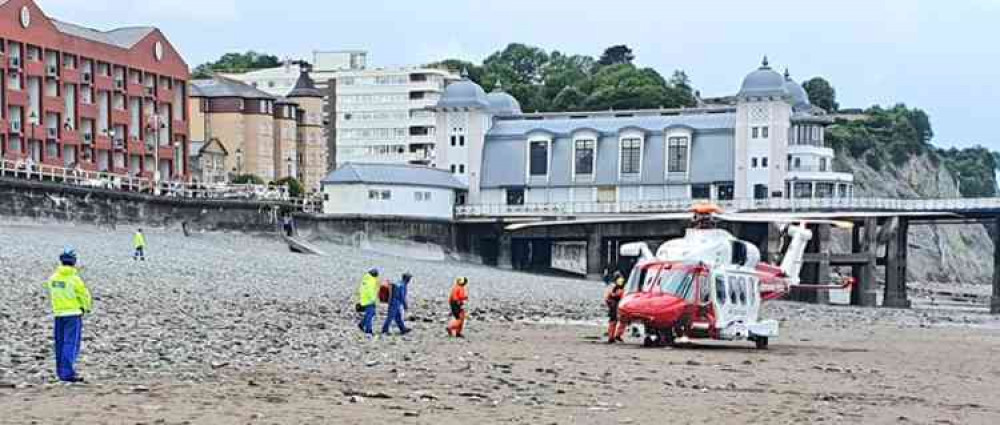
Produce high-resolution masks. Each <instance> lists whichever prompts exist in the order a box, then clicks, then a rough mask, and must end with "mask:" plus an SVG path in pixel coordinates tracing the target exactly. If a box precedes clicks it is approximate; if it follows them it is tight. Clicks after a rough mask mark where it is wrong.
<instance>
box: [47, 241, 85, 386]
mask: <svg viewBox="0 0 1000 425" xmlns="http://www.w3.org/2000/svg"><path fill="white" fill-rule="evenodd" d="M76 260H77V258H76V251H74V250H73V249H72V248H69V247H67V248H66V249H64V250H63V253H62V255H60V256H59V262H60V264H61V265H60V266H59V268H57V269H56V271H55V273H54V274H52V277H50V278H49V280H48V281H46V282H45V289H47V290H48V291H49V298H50V299H51V301H52V315H53V316H54V317H55V326H54V333H53V337H54V338H53V339H54V342H55V350H53V352H54V354H55V356H56V375H57V376H58V377H59V380H60V381H63V382H83V378H81V377H80V376H78V375H77V374H76V368H75V365H76V360H77V358H78V357H79V356H80V342H81V340H82V337H83V315H85V314H87V313H90V312H91V309H92V308H93V300H92V298H91V296H90V291H88V290H87V286H86V285H84V283H83V279H80V276H79V275H78V274H77V268H76Z"/></svg>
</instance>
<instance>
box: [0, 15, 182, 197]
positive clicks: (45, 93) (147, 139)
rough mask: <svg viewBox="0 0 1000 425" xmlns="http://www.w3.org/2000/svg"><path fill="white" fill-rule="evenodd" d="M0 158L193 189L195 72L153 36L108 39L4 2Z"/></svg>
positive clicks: (145, 32) (121, 32) (130, 31)
mask: <svg viewBox="0 0 1000 425" xmlns="http://www.w3.org/2000/svg"><path fill="white" fill-rule="evenodd" d="M0 59H2V66H0V81H2V82H3V84H0V128H2V130H0V156H2V157H3V158H4V159H6V160H12V161H19V160H21V161H27V160H31V161H33V162H34V163H37V164H47V165H52V166H60V167H71V168H79V169H82V170H88V171H104V172H113V173H120V174H129V175H132V176H138V177H146V178H155V179H164V180H186V179H187V178H188V174H189V172H188V164H187V161H186V158H187V154H188V152H189V145H188V124H187V119H188V116H187V112H186V110H185V105H186V99H187V93H186V91H187V80H188V78H189V73H188V66H187V64H186V63H185V62H184V60H183V59H182V58H181V56H180V54H179V53H178V52H177V51H176V50H175V49H174V48H173V46H172V45H171V44H170V42H169V41H168V40H167V38H166V37H165V36H164V35H163V33H161V32H160V31H159V30H158V29H156V28H153V27H128V28H119V29H114V30H110V31H99V30H95V29H91V28H87V27H83V26H79V25H76V24H70V23H66V22H62V21H58V20H55V19H52V18H49V17H48V16H46V15H45V13H44V12H43V11H42V10H41V9H40V8H39V7H38V5H37V4H35V2H34V1H31V0H8V1H5V2H0Z"/></svg>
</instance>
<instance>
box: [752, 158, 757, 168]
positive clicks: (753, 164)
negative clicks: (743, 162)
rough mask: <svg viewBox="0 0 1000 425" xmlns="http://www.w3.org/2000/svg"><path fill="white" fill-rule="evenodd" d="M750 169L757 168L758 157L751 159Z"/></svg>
mask: <svg viewBox="0 0 1000 425" xmlns="http://www.w3.org/2000/svg"><path fill="white" fill-rule="evenodd" d="M750 168H757V157H756V156H755V157H753V158H750Z"/></svg>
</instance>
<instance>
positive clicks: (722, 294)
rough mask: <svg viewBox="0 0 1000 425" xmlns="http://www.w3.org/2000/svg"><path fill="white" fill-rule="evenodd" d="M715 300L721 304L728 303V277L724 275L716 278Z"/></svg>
mask: <svg viewBox="0 0 1000 425" xmlns="http://www.w3.org/2000/svg"><path fill="white" fill-rule="evenodd" d="M715 301H716V302H718V303H719V305H726V279H725V278H723V277H722V276H717V277H716V278H715Z"/></svg>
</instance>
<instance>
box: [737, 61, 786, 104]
mask: <svg viewBox="0 0 1000 425" xmlns="http://www.w3.org/2000/svg"><path fill="white" fill-rule="evenodd" d="M788 94H789V93H788V90H787V88H786V87H785V77H784V76H782V75H781V74H779V73H778V72H777V71H775V70H773V69H771V67H770V66H769V65H768V63H767V56H765V57H764V60H763V62H761V65H760V68H757V69H756V70H755V71H753V72H751V73H750V74H748V75H747V76H746V78H744V79H743V85H742V86H741V87H740V94H739V95H740V96H742V97H747V96H760V97H769V96H779V97H784V96H788Z"/></svg>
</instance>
